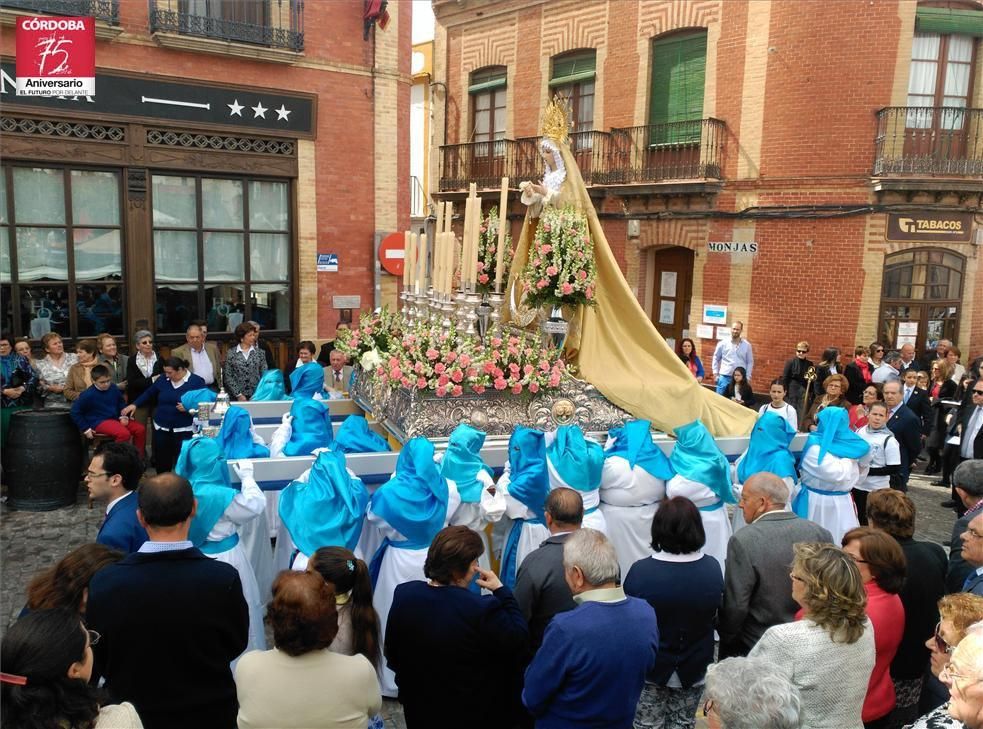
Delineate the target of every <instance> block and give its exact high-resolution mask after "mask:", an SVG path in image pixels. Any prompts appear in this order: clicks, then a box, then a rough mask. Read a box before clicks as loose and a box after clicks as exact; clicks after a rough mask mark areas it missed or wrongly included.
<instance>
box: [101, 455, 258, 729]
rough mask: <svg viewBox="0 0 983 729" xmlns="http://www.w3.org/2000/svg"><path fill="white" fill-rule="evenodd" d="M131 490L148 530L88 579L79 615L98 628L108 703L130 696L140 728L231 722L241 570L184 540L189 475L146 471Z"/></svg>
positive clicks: (215, 728) (242, 620)
mask: <svg viewBox="0 0 983 729" xmlns="http://www.w3.org/2000/svg"><path fill="white" fill-rule="evenodd" d="M137 497H138V500H139V501H138V505H139V511H138V518H139V519H140V523H141V524H142V525H143V526H144V528H145V529H146V530H147V534H148V536H149V537H150V539H149V540H148V541H147V542H145V543H144V544H143V546H142V547H140V550H139V551H138V552H136V553H134V554H131V555H129V556H128V557H126V558H125V559H123V561H121V562H117V563H116V564H113V565H110V566H108V567H105V568H103V569H102V570H100V571H99V572H98V573H97V574H96V576H95V577H93V578H92V581H91V582H90V583H89V601H88V604H87V606H86V623H87V625H88V627H89V628H91V629H92V630H95V631H96V632H98V633H99V634H100V635H101V638H102V639H101V640H100V641H99V643H98V644H97V645H96V646H95V649H94V652H95V669H94V671H93V678H96V677H98V676H101V677H103V678H105V680H106V685H105V688H106V690H107V691H108V692H109V695H110V700H111V701H112V702H113V703H117V702H122V701H129V702H130V703H132V704H133V705H134V706H135V707H136V710H137V713H138V714H139V715H140V718H141V719H142V720H143V725H144V727H146V729H175V728H176V727H181V729H234V727H235V726H236V714H237V713H238V710H239V705H238V702H237V700H236V686H235V681H234V680H233V678H232V669H231V668H230V667H229V664H230V663H231V662H232V661H233V660H235V659H236V658H237V657H238V656H239V655H240V654H241V653H242V652H243V651H244V650H245V649H246V643H247V640H248V637H249V611H248V608H247V607H246V600H245V598H244V597H243V595H242V582H240V580H239V573H238V572H236V569H235V568H234V567H232V566H231V565H227V564H225V563H223V562H218V561H216V560H214V559H211V558H210V557H207V556H205V555H204V554H202V552H201V551H199V550H198V549H197V548H195V546H194V545H193V544H192V543H191V542H190V541H188V531H189V530H190V528H191V520H192V518H193V517H194V515H195V511H196V502H195V497H194V492H193V491H192V490H191V484H189V483H188V482H187V480H185V479H184V478H182V477H181V476H178V475H177V474H174V473H164V474H161V475H159V476H154V477H152V478H148V479H147V480H146V481H144V483H143V484H142V485H141V486H140V489H139V491H138V494H137Z"/></svg>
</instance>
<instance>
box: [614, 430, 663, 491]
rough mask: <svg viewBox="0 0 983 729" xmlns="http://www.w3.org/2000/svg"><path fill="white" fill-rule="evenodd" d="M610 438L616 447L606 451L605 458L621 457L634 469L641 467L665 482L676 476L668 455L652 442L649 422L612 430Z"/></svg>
mask: <svg viewBox="0 0 983 729" xmlns="http://www.w3.org/2000/svg"><path fill="white" fill-rule="evenodd" d="M608 438H610V439H612V440H613V441H614V445H612V446H611V447H610V448H609V449H607V450H606V451H604V457H605V458H611V457H612V456H620V457H621V458H624V459H625V460H626V461H628V465H629V466H631V467H632V468H634V467H635V466H640V467H641V468H642V469H644V470H645V471H648V472H649V473H650V474H652V475H653V476H655V477H656V478H661V479H662V480H663V481H668V480H669V479H670V478H672V477H673V476H675V475H676V473H675V471H673V470H672V464H670V463H669V459H668V458H666V454H665V453H663V452H662V449H661V448H659V446H657V445H656V444H655V443H653V442H652V424H651V423H650V422H649V421H647V420H632V421H630V422H627V423H625V424H624V425H622V426H621V427H620V428H612V429H611V430H609V431H608Z"/></svg>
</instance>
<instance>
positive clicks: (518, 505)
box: [495, 464, 550, 573]
mask: <svg viewBox="0 0 983 729" xmlns="http://www.w3.org/2000/svg"><path fill="white" fill-rule="evenodd" d="M510 480H511V479H510V475H509V466H508V464H506V465H505V472H504V473H503V474H502V476H501V478H499V479H498V485H497V486H496V488H495V490H496V492H497V493H500V494H502V496H504V497H505V516H506V517H507V518H506V519H503V520H502V522H500V523H502V525H503V527H504V534H503V538H502V545H501V548H502V549H504V548H505V545H506V544H508V539H509V534H511V532H512V522H513V520H515V519H525V521H524V522H523V524H522V527H521V528H522V531H521V532H520V533H519V546H518V549H517V550H516V557H515V569H516V573H518V571H519V567H520V566H521V565H522V560H524V559H525V558H526V556H527V555H528V554H529V553H530V552H532V551H533V550H534V549H539V545H540V544H542V543H543V542H545V541H546V540H547V539H548V538H549V536H550V531H549V529H547V528H546V525H545V524H535V523H533V522H531V521H529V520H530V519H535V518H536V515H535V514H534V513H533V512H532V511H530V510H529V509H528V508H527V507H526V505H525V504H523V503H522V502H521V501H519V500H518V499H517V498H515V497H514V496H512V495H511V494H510V493H509V483H510ZM496 531H498V530H496Z"/></svg>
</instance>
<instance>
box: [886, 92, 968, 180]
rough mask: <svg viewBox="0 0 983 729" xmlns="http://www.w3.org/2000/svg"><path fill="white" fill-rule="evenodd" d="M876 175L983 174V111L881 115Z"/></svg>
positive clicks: (905, 109) (936, 109)
mask: <svg viewBox="0 0 983 729" xmlns="http://www.w3.org/2000/svg"><path fill="white" fill-rule="evenodd" d="M874 145H875V153H874V175H875V176H878V177H879V176H882V175H935V176H958V177H962V176H973V177H979V176H981V175H983V109H965V108H954V107H940V106H927V107H923V106H891V107H886V108H884V109H881V110H880V111H878V112H877V137H876V139H875V140H874Z"/></svg>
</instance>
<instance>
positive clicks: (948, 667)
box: [939, 661, 980, 686]
mask: <svg viewBox="0 0 983 729" xmlns="http://www.w3.org/2000/svg"><path fill="white" fill-rule="evenodd" d="M969 679H973V677H972V676H967V675H966V674H965V673H957V672H956V671H954V670H953V668H952V661H949V662H948V663H947V664H945V666H944V667H943V668H942V670H941V671H940V672H939V680H940V681H946V680H948V681H951V682H953V683H955V682H956V681H957V680H964V681H965V680H969ZM979 682H980V679H978V678H977V679H973V680H972V681H971V682H970V684H969V685H970V686H972V685H974V684H977V683H979Z"/></svg>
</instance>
